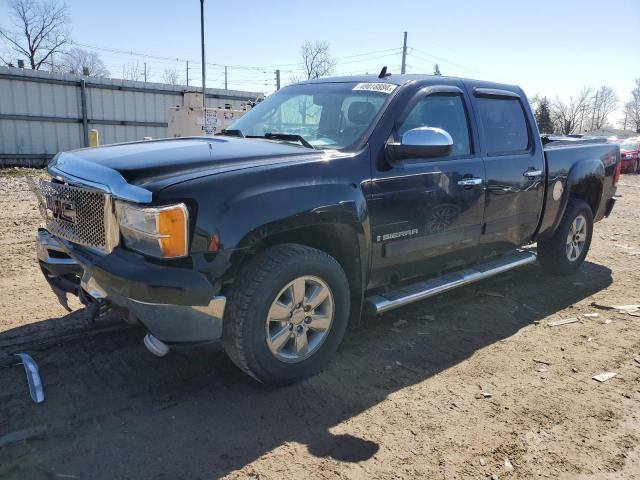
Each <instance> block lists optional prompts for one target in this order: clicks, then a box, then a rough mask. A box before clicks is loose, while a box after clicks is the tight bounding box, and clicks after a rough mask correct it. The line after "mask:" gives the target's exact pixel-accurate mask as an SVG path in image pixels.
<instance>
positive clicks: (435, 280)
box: [38, 75, 620, 384]
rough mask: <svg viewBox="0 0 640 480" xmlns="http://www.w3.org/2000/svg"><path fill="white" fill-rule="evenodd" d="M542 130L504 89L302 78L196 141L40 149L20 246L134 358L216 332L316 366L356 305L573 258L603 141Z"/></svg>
mask: <svg viewBox="0 0 640 480" xmlns="http://www.w3.org/2000/svg"><path fill="white" fill-rule="evenodd" d="M554 143H556V142H550V143H548V144H546V145H544V146H543V142H542V141H541V138H540V136H539V134H538V130H537V127H536V123H535V120H534V117H533V115H532V113H531V109H530V107H529V103H528V101H527V99H526V97H525V94H524V93H523V92H522V90H521V89H520V88H518V87H515V86H510V85H502V84H496V83H488V82H482V81H474V80H464V79H457V78H447V77H441V76H427V75H424V76H420V75H390V76H384V75H382V76H381V77H377V76H362V77H340V78H328V79H318V80H312V81H308V82H303V83H299V84H296V85H291V86H288V87H286V88H283V89H282V90H279V91H278V92H276V93H274V94H273V95H270V96H269V97H268V98H267V99H266V100H265V101H264V102H262V103H260V104H259V105H258V106H257V107H255V108H254V109H252V110H251V111H250V112H248V113H247V114H246V115H245V116H244V117H242V118H241V119H239V120H238V121H237V122H236V123H235V124H233V125H232V127H231V129H229V130H226V131H224V132H223V134H222V135H219V136H216V137H211V138H205V137H202V138H201V137H196V138H181V139H166V140H157V141H145V142H136V143H127V144H119V145H111V146H104V147H99V148H90V149H82V150H76V151H72V152H65V153H61V154H58V155H57V156H56V157H55V158H54V159H53V160H52V162H51V164H50V165H49V167H48V170H49V173H50V174H51V179H50V180H48V181H42V182H41V183H40V185H39V189H38V194H39V197H40V200H41V205H42V211H43V214H44V215H45V218H46V225H47V228H46V229H40V231H39V232H38V258H39V261H40V265H41V267H42V270H43V272H44V274H45V276H46V278H47V280H48V281H49V283H50V284H51V286H52V287H53V289H54V291H55V292H56V293H57V294H58V297H59V298H60V300H61V301H62V302H63V303H64V302H66V294H67V293H73V294H77V295H79V296H80V298H81V300H82V301H83V302H84V303H85V304H87V305H88V308H89V311H91V312H97V311H100V310H102V309H104V308H106V307H111V308H115V309H118V311H120V312H121V313H123V314H124V315H126V316H127V317H128V318H129V319H132V320H134V321H136V322H139V323H140V324H141V325H142V326H143V327H144V328H145V329H146V330H147V332H148V334H147V335H146V337H145V344H146V345H147V347H148V348H149V350H151V351H152V352H154V353H156V354H158V355H164V354H165V353H167V352H168V351H169V349H170V346H172V345H174V344H189V343H199V342H207V341H216V340H220V341H222V343H223V345H224V347H225V349H226V351H227V353H228V355H229V356H230V357H231V359H232V360H233V361H234V362H235V363H236V364H237V365H238V366H239V367H240V368H241V369H242V370H244V371H245V372H246V373H248V374H250V375H252V376H253V377H255V378H256V379H258V380H259V381H261V382H265V383H271V384H286V383H289V382H293V381H296V380H299V379H301V378H304V377H306V376H308V375H311V374H313V373H314V372H317V371H318V370H319V369H321V368H322V367H323V365H325V364H326V363H327V361H328V360H329V358H330V357H331V355H332V354H333V353H334V352H335V351H336V349H337V348H338V345H339V344H340V342H341V340H342V338H343V335H344V333H345V328H346V327H347V323H348V321H349V319H350V318H351V319H352V320H353V319H358V318H359V317H360V316H361V314H362V310H363V309H366V310H368V311H369V312H372V313H374V314H381V313H384V312H386V311H388V310H390V309H393V308H396V307H400V306H403V305H406V304H408V303H410V302H414V301H418V300H422V299H424V298H428V297H430V296H432V295H435V294H438V293H440V292H443V291H446V290H449V289H452V288H455V287H457V286H460V285H464V284H468V283H470V282H475V281H478V280H481V279H484V278H487V277H489V276H492V275H495V274H498V273H501V272H504V271H507V270H509V269H512V268H515V267H518V266H521V265H524V264H528V263H531V262H534V261H535V260H536V259H537V260H539V262H540V264H541V265H542V266H543V267H544V268H546V269H547V270H549V271H550V272H553V273H556V274H570V273H572V272H574V271H575V270H576V269H577V268H578V267H579V266H580V264H581V263H582V262H583V260H584V258H585V256H586V255H587V251H588V250H589V245H590V242H591V236H592V232H593V224H594V222H596V221H598V220H601V219H602V218H603V217H605V216H607V215H609V213H610V212H611V210H612V208H613V205H614V201H615V200H614V194H615V191H616V183H617V181H618V178H619V174H620V152H619V149H618V147H617V146H615V145H611V144H579V143H574V144H570V145H566V144H562V142H558V144H557V145H554ZM533 244H537V249H535V250H534V249H533V248H527V249H525V250H522V249H521V247H523V246H527V245H533Z"/></svg>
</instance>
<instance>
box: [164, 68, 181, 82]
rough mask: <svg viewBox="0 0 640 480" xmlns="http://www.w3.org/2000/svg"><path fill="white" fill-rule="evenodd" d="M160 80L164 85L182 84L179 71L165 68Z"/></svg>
mask: <svg viewBox="0 0 640 480" xmlns="http://www.w3.org/2000/svg"><path fill="white" fill-rule="evenodd" d="M160 80H161V81H162V83H168V84H169V85H178V84H179V83H180V74H179V73H178V69H177V68H165V69H164V73H163V74H162V77H161V78H160Z"/></svg>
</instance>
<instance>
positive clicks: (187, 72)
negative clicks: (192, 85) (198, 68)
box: [187, 60, 189, 87]
mask: <svg viewBox="0 0 640 480" xmlns="http://www.w3.org/2000/svg"><path fill="white" fill-rule="evenodd" d="M188 86H189V60H187V87H188Z"/></svg>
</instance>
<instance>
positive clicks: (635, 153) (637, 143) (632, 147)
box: [620, 138, 640, 173]
mask: <svg viewBox="0 0 640 480" xmlns="http://www.w3.org/2000/svg"><path fill="white" fill-rule="evenodd" d="M620 156H621V157H622V162H621V163H622V172H623V173H636V172H640V139H639V138H629V139H627V140H625V141H623V142H622V143H621V144H620Z"/></svg>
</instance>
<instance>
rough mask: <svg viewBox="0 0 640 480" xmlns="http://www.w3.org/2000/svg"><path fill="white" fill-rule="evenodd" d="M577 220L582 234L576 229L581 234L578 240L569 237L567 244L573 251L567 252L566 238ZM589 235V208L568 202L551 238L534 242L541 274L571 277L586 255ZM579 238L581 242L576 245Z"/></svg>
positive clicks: (590, 228) (581, 204) (591, 224)
mask: <svg viewBox="0 0 640 480" xmlns="http://www.w3.org/2000/svg"><path fill="white" fill-rule="evenodd" d="M578 218H582V219H583V220H584V230H583V231H582V227H580V230H581V234H580V235H579V237H576V236H573V237H572V240H571V241H572V242H573V243H574V248H571V247H570V245H569V242H570V239H569V234H570V232H571V231H572V230H571V229H572V226H573V225H574V222H575V221H576V220H577V219H578ZM578 223H579V221H578ZM576 225H577V223H576ZM574 228H575V227H574ZM592 235H593V213H592V212H591V208H590V207H589V205H587V203H586V202H585V201H583V200H579V199H577V198H570V199H569V202H568V203H567V208H566V209H565V212H564V215H563V217H562V220H561V221H560V224H559V225H558V228H557V229H556V232H555V233H554V235H553V237H551V239H549V240H547V241H544V242H538V260H539V261H540V264H541V265H542V267H543V268H544V269H545V270H547V271H548V272H549V273H552V274H554V275H571V274H573V273H575V272H576V270H577V269H578V268H579V267H580V265H582V262H584V259H585V257H586V256H587V253H588V252H589V247H590V246H591V237H592ZM580 238H581V239H582V242H580V240H579V239H580ZM576 239H578V240H576Z"/></svg>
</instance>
